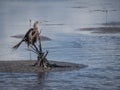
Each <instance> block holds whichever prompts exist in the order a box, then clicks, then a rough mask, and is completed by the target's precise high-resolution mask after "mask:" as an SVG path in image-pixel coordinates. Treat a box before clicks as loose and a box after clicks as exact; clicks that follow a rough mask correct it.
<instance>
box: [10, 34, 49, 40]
mask: <svg viewBox="0 0 120 90" xmlns="http://www.w3.org/2000/svg"><path fill="white" fill-rule="evenodd" d="M11 37H12V38H18V39H22V38H24V34H21V35H14V36H11ZM40 37H41V40H42V41H50V40H51V39H50V38H49V37H47V36H40Z"/></svg>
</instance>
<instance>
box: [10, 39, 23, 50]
mask: <svg viewBox="0 0 120 90" xmlns="http://www.w3.org/2000/svg"><path fill="white" fill-rule="evenodd" d="M22 42H23V40H22V41H20V42H19V43H18V44H16V45H15V46H13V47H12V48H13V49H17V48H18V47H19V46H20V45H21V43H22Z"/></svg>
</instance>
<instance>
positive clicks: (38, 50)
mask: <svg viewBox="0 0 120 90" xmlns="http://www.w3.org/2000/svg"><path fill="white" fill-rule="evenodd" d="M33 46H34V48H35V49H36V52H39V50H38V48H37V46H36V45H35V44H33Z"/></svg>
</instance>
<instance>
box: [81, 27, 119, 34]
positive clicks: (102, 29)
mask: <svg viewBox="0 0 120 90" xmlns="http://www.w3.org/2000/svg"><path fill="white" fill-rule="evenodd" d="M79 31H91V32H92V33H99V34H117V33H120V27H90V28H80V29H79Z"/></svg>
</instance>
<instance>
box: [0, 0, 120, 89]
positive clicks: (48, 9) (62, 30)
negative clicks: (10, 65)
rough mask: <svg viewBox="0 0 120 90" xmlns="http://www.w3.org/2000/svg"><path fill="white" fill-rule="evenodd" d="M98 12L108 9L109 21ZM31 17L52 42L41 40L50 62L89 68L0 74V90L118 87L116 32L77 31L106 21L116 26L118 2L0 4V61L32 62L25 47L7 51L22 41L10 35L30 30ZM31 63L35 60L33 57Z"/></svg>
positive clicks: (14, 1) (51, 0)
mask: <svg viewBox="0 0 120 90" xmlns="http://www.w3.org/2000/svg"><path fill="white" fill-rule="evenodd" d="M102 10H108V13H107V17H106V13H105V12H102ZM29 19H32V21H33V20H34V21H36V20H40V21H42V24H39V29H40V28H41V29H42V35H45V36H47V37H50V38H51V39H52V40H51V41H45V42H42V46H43V50H46V49H47V50H48V51H49V54H48V56H47V58H48V59H49V60H55V61H65V62H74V63H80V64H85V65H88V67H86V68H84V69H80V70H74V71H66V72H46V73H2V72H0V90H60V89H61V90H119V89H120V34H93V33H90V32H88V31H78V29H80V28H86V27H99V26H103V23H106V20H107V23H111V22H115V23H118V24H117V25H111V26H116V27H119V26H120V23H119V22H120V1H119V0H44V1H43V0H29V1H28V0H22V1H19V0H6V1H4V0H1V1H0V27H1V29H0V32H1V33H0V60H1V61H3V60H4V61H7V60H9V61H10V60H29V59H30V52H29V51H27V50H26V45H25V44H24V43H23V44H22V45H21V47H20V48H19V49H18V50H16V51H13V50H12V49H11V47H12V46H13V45H15V44H16V43H17V42H19V41H20V39H16V38H11V37H10V36H13V35H20V34H24V33H25V32H26V31H27V30H28V29H29V28H30V25H29ZM32 59H33V60H35V59H36V55H35V54H32Z"/></svg>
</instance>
